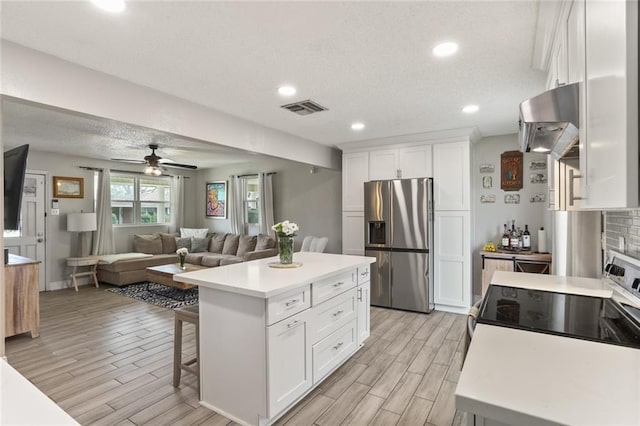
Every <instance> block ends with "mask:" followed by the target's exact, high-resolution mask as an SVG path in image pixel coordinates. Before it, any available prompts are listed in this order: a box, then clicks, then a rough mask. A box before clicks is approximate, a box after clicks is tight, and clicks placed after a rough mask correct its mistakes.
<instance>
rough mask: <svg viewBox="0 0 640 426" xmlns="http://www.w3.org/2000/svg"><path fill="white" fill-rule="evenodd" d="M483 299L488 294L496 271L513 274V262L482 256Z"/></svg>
mask: <svg viewBox="0 0 640 426" xmlns="http://www.w3.org/2000/svg"><path fill="white" fill-rule="evenodd" d="M482 265H483V267H482V297H484V294H485V293H486V292H487V289H488V288H489V284H491V278H492V277H493V273H494V272H495V271H509V272H513V260H509V259H492V258H487V257H484V256H482Z"/></svg>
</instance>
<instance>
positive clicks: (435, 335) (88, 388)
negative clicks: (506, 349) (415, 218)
mask: <svg viewBox="0 0 640 426" xmlns="http://www.w3.org/2000/svg"><path fill="white" fill-rule="evenodd" d="M40 316H41V327H40V330H41V334H40V337H39V338H36V339H31V338H30V337H28V335H21V336H14V337H11V338H8V339H7V340H6V352H7V358H8V360H9V363H10V364H11V365H13V366H14V367H15V368H16V369H17V370H18V371H20V372H21V373H22V374H23V375H24V376H26V377H27V378H28V379H29V380H31V381H32V382H33V383H35V385H36V386H38V388H40V389H41V390H42V391H43V392H44V393H45V394H47V395H48V396H49V397H50V398H51V399H53V400H54V401H55V402H56V403H58V404H59V405H60V406H61V407H62V408H63V409H65V410H66V411H67V412H68V413H69V414H70V415H71V416H73V417H74V418H75V419H76V420H77V421H78V422H79V423H81V424H83V425H87V424H98V425H131V424H135V425H142V424H148V425H197V424H202V425H229V424H234V423H233V422H230V421H229V420H228V419H226V418H224V417H222V416H220V415H218V414H216V413H214V412H212V411H210V410H208V409H206V408H204V407H201V406H200V405H199V404H198V397H197V391H196V382H195V377H193V376H191V375H190V374H188V373H183V376H182V377H183V379H182V384H181V386H180V388H179V389H176V388H174V387H173V386H172V385H171V375H172V364H171V363H172V348H173V312H172V311H171V310H168V309H164V308H160V307H156V306H153V305H150V304H147V303H142V302H138V301H135V300H133V299H130V298H127V297H123V296H119V295H116V294H114V293H110V292H107V291H105V289H104V288H100V289H96V288H94V287H89V286H83V287H81V288H80V291H79V292H78V293H76V292H75V291H73V290H72V289H68V290H60V291H54V292H46V293H41V294H40ZM465 320H466V318H465V317H464V316H462V315H454V314H449V313H443V312H434V313H432V314H430V315H423V314H417V313H410V312H401V311H394V310H388V309H380V308H372V311H371V337H370V338H369V339H368V340H367V342H366V345H365V347H363V348H362V349H361V350H360V351H359V352H358V353H357V354H356V355H355V356H354V357H353V358H351V359H350V360H349V361H347V363H345V364H344V365H343V366H342V367H340V368H339V369H338V370H337V371H336V372H335V373H334V374H332V375H331V376H329V377H328V378H327V379H326V380H325V381H324V382H323V383H322V384H321V385H320V387H318V388H317V389H315V390H314V391H313V392H311V393H310V394H309V395H308V396H307V397H306V398H305V399H304V400H302V401H301V402H300V403H299V404H298V405H296V406H295V407H294V408H293V409H292V410H290V411H289V413H287V414H286V415H285V416H284V417H283V418H281V419H280V420H279V421H278V422H277V424H278V425H285V424H286V425H289V426H291V425H301V426H302V425H319V426H325V425H326V426H333V425H340V424H354V425H367V424H368V425H384V426H391V425H396V424H397V425H436V426H440V425H460V424H464V423H465V421H466V420H465V415H464V414H463V413H460V412H456V410H455V406H454V390H455V387H456V382H457V380H458V376H459V373H460V364H461V361H462V348H463V335H464V327H465ZM194 339H195V332H194V328H193V326H192V325H190V324H187V325H185V333H184V341H185V343H184V346H183V350H184V353H185V356H192V355H193V354H194V352H195V344H194ZM238 397H239V398H241V397H242V396H241V395H238Z"/></svg>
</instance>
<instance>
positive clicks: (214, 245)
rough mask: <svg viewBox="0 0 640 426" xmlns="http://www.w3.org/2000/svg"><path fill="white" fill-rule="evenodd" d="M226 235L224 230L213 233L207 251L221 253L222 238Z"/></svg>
mask: <svg viewBox="0 0 640 426" xmlns="http://www.w3.org/2000/svg"><path fill="white" fill-rule="evenodd" d="M226 236H227V234H225V233H224V232H222V233H219V234H218V233H216V234H213V236H212V237H211V242H210V243H209V251H210V252H211V253H218V254H221V253H222V247H224V239H225V237H226Z"/></svg>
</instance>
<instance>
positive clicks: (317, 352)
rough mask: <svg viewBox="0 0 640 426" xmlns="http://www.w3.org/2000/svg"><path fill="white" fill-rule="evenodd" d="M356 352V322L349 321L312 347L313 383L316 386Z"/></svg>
mask: <svg viewBox="0 0 640 426" xmlns="http://www.w3.org/2000/svg"><path fill="white" fill-rule="evenodd" d="M355 350H356V320H355V319H353V320H351V321H349V322H348V323H347V324H345V325H344V326H342V327H340V328H339V329H338V330H336V331H335V332H334V333H332V334H331V335H330V336H329V337H327V338H326V339H324V340H322V341H320V342H318V343H316V344H315V345H313V348H312V350H311V352H312V355H313V383H314V384H316V383H318V382H319V381H320V380H322V379H323V378H324V377H325V376H326V375H327V374H329V373H330V372H331V371H333V369H334V368H335V367H337V366H338V365H340V363H341V362H342V361H344V360H345V359H347V358H348V357H349V356H350V355H351V354H352V353H353V352H354V351H355Z"/></svg>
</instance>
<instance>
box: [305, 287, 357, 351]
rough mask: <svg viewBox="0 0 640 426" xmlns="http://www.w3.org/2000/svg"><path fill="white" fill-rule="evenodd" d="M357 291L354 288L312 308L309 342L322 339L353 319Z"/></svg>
mask: <svg viewBox="0 0 640 426" xmlns="http://www.w3.org/2000/svg"><path fill="white" fill-rule="evenodd" d="M356 296H357V289H356V288H355V287H354V288H352V289H351V290H348V291H346V292H344V293H342V294H341V295H339V296H336V297H334V298H333V299H330V300H327V301H326V302H324V303H321V304H320V305H316V306H314V307H313V309H312V312H313V315H312V320H311V321H312V322H311V341H312V342H313V343H315V342H319V341H320V340H322V339H324V338H325V337H327V336H328V335H330V334H331V333H333V332H334V331H336V330H337V329H338V328H340V327H342V326H343V325H344V324H346V323H348V322H349V321H350V320H352V319H353V318H355V316H356V309H357V297H356Z"/></svg>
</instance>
